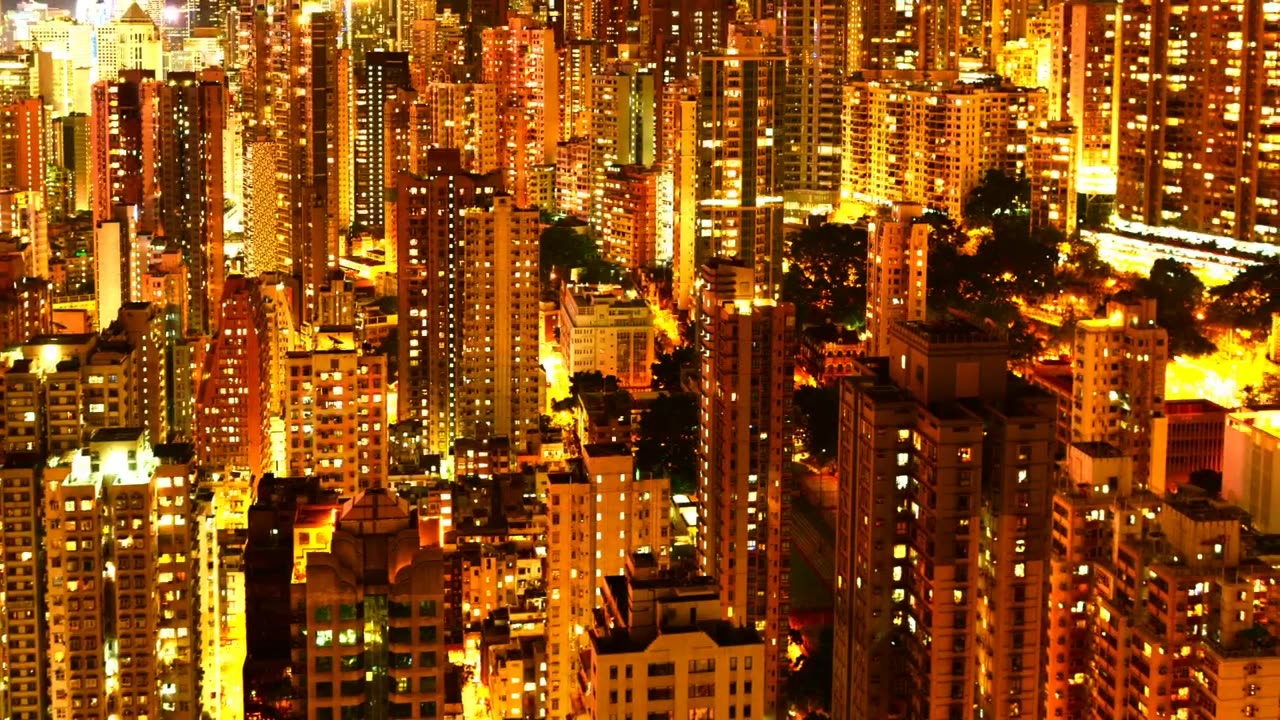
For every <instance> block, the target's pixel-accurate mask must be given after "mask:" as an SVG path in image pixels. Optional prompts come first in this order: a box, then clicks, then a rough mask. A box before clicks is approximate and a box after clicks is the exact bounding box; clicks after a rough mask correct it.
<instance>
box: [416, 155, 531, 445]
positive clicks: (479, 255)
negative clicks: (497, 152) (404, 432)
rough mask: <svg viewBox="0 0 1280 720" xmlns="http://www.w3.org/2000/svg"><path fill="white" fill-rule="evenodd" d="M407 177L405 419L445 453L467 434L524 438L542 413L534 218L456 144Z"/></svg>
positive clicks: (496, 176) (498, 179)
mask: <svg viewBox="0 0 1280 720" xmlns="http://www.w3.org/2000/svg"><path fill="white" fill-rule="evenodd" d="M428 164H429V165H430V168H429V172H428V174H427V175H426V176H425V177H422V178H419V177H415V176H413V175H410V174H408V173H402V174H401V175H400V183H399V186H398V188H397V190H396V192H397V197H398V202H397V205H396V208H397V212H398V216H397V218H396V224H397V230H396V238H397V242H398V249H397V255H398V257H399V263H400V264H399V268H400V311H399V318H400V320H399V322H400V337H402V338H405V342H404V343H402V344H401V346H400V368H401V370H400V373H401V375H400V388H399V401H400V417H401V418H419V419H421V420H423V421H424V423H425V424H426V426H427V437H426V442H427V445H428V447H431V448H433V449H435V450H436V451H437V452H441V453H446V452H449V451H450V449H451V448H452V445H453V442H454V440H456V439H458V438H460V437H470V438H475V439H483V438H485V437H488V436H491V435H493V436H504V437H507V438H509V439H510V440H511V441H512V443H513V444H514V443H522V442H524V441H525V440H526V433H528V432H531V431H536V430H537V427H538V424H537V421H538V417H539V415H540V413H541V405H540V399H541V387H542V381H541V379H540V377H541V370H540V369H539V367H538V326H537V323H538V262H537V257H538V214H537V211H532V210H521V209H518V208H517V207H516V206H515V203H514V201H513V199H512V198H511V197H509V196H506V195H503V194H501V192H500V188H501V185H502V178H501V176H500V175H499V174H497V173H491V174H489V175H472V174H469V173H466V172H464V171H463V170H462V168H461V162H460V158H459V154H458V152H457V151H456V150H439V151H432V152H430V153H429V155H428Z"/></svg>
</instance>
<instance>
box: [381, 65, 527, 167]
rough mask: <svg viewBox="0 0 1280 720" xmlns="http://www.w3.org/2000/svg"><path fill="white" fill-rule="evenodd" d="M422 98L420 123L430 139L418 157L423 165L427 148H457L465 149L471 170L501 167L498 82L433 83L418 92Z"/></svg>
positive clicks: (464, 158) (464, 154) (465, 160)
mask: <svg viewBox="0 0 1280 720" xmlns="http://www.w3.org/2000/svg"><path fill="white" fill-rule="evenodd" d="M419 98H420V99H419V101H418V102H419V103H421V105H419V106H418V107H419V108H420V109H419V110H418V112H419V113H421V115H422V116H423V117H422V119H421V120H420V124H421V126H422V127H424V129H425V132H426V134H427V140H426V143H425V144H424V145H420V146H419V151H418V152H419V156H418V157H419V159H420V161H421V162H422V163H423V164H424V165H425V161H426V155H427V153H426V147H435V148H454V149H457V150H461V151H462V166H463V167H464V168H466V169H467V170H468V171H469V172H473V173H489V172H493V171H494V170H497V169H498V167H499V157H500V155H499V146H500V144H501V142H502V138H501V136H500V135H499V132H498V120H499V115H498V89H497V86H496V85H493V84H491V83H453V82H433V83H430V84H428V85H427V87H426V89H425V90H423V91H421V92H420V93H419ZM415 172H419V171H418V170H415ZM392 185H393V184H392ZM389 186H391V185H389Z"/></svg>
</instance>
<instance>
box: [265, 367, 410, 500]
mask: <svg viewBox="0 0 1280 720" xmlns="http://www.w3.org/2000/svg"><path fill="white" fill-rule="evenodd" d="M285 362H286V364H287V366H288V371H287V377H286V379H285V382H286V383H287V386H288V387H287V391H286V394H285V407H284V422H285V433H286V435H285V468H286V472H287V473H288V474H289V475H291V476H306V475H314V476H316V477H318V478H320V487H321V489H324V490H336V491H338V492H339V493H340V494H341V495H342V496H343V497H355V495H356V493H357V492H359V491H360V490H364V489H367V488H371V487H381V486H382V483H383V481H384V480H385V478H386V475H387V417H386V409H387V385H388V377H387V359H386V357H385V356H383V355H364V354H359V353H357V351H355V350H316V351H313V352H291V353H289V354H288V356H287V358H286V360H285Z"/></svg>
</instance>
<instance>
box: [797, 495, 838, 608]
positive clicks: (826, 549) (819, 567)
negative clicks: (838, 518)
mask: <svg viewBox="0 0 1280 720" xmlns="http://www.w3.org/2000/svg"><path fill="white" fill-rule="evenodd" d="M791 547H792V548H793V549H795V550H796V551H798V552H799V553H800V556H801V557H803V558H804V561H805V562H806V563H808V564H809V567H811V568H813V571H814V573H816V574H817V576H818V578H819V579H820V580H821V581H822V582H823V584H825V585H826V586H827V589H828V590H830V589H831V588H832V586H833V584H834V583H835V575H836V571H835V564H836V543H835V532H834V531H833V529H832V528H831V527H830V526H828V525H827V523H826V522H824V521H823V519H822V513H821V512H820V511H819V510H818V509H816V508H814V507H813V506H812V505H810V504H809V501H808V500H805V499H804V496H803V495H797V496H796V497H795V498H794V499H793V500H792V501H791Z"/></svg>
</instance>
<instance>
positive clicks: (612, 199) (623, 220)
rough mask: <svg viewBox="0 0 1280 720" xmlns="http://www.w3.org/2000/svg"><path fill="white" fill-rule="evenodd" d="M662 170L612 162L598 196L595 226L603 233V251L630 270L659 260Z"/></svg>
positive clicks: (656, 262)
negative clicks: (613, 163)
mask: <svg viewBox="0 0 1280 720" xmlns="http://www.w3.org/2000/svg"><path fill="white" fill-rule="evenodd" d="M662 181H663V178H662V174H661V173H660V172H659V171H658V170H657V169H653V168H648V167H645V166H642V165H611V166H609V167H608V169H606V170H605V172H604V175H603V184H602V185H601V186H599V187H598V188H597V191H598V192H596V193H593V194H594V195H595V196H596V198H597V203H596V208H597V214H596V218H595V222H594V223H593V224H594V226H595V227H596V228H597V229H598V231H599V233H600V245H601V248H600V254H601V256H602V257H604V258H605V259H607V260H608V261H609V262H613V263H617V264H618V265H621V266H622V267H624V268H627V269H628V270H643V269H645V268H650V267H653V266H654V265H657V264H658V250H659V248H658V233H659V227H660V223H659V217H660V213H661V212H662V205H661V204H660V188H661V186H662V185H661V184H662Z"/></svg>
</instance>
